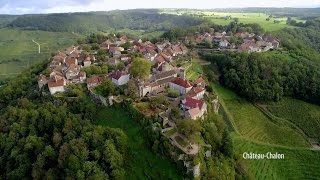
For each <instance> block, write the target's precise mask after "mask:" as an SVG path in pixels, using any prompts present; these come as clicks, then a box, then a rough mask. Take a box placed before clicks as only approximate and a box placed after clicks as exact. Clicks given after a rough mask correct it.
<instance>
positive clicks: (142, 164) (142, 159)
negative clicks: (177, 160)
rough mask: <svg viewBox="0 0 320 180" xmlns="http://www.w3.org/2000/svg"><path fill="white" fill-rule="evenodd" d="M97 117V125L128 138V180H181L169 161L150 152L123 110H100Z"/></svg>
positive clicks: (139, 131) (139, 132) (135, 124)
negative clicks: (113, 130)
mask: <svg viewBox="0 0 320 180" xmlns="http://www.w3.org/2000/svg"><path fill="white" fill-rule="evenodd" d="M97 116H98V119H97V120H98V124H100V125H102V126H108V127H111V128H120V129H122V130H123V131H124V132H125V133H126V134H127V136H128V138H129V141H128V142H129V151H130V160H129V161H128V162H127V163H128V166H127V170H126V173H127V177H128V179H139V180H140V179H150V178H151V179H166V180H167V179H182V175H181V174H180V173H179V172H178V171H177V169H176V167H175V166H174V165H173V164H172V163H171V162H170V160H169V159H165V158H162V157H160V156H157V155H155V154H154V153H153V152H151V151H150V147H148V146H147V144H146V142H145V139H144V138H143V135H142V132H141V131H142V128H140V127H139V125H138V124H137V123H136V122H134V121H133V120H132V119H130V117H129V116H127V115H126V114H125V113H123V110H121V109H116V108H101V109H99V113H98V115H97Z"/></svg>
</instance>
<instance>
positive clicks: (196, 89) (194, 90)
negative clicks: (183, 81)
mask: <svg viewBox="0 0 320 180" xmlns="http://www.w3.org/2000/svg"><path fill="white" fill-rule="evenodd" d="M203 91H205V89H204V88H201V87H193V88H192V89H191V90H190V91H189V92H188V93H187V96H189V97H191V98H193V97H196V96H197V95H198V94H199V93H201V92H203Z"/></svg>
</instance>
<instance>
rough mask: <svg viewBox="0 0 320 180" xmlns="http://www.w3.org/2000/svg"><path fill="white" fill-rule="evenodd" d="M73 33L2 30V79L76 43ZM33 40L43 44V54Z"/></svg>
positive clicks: (0, 50)
mask: <svg viewBox="0 0 320 180" xmlns="http://www.w3.org/2000/svg"><path fill="white" fill-rule="evenodd" d="M77 38H78V36H77V35H75V34H72V33H60V32H44V31H27V30H16V29H0V79H1V78H5V77H8V76H11V75H14V74H17V73H20V72H21V71H22V70H23V69H25V68H26V67H28V66H30V65H32V64H34V63H37V62H40V61H43V60H44V59H47V58H49V57H50V55H51V53H52V52H55V51H57V50H59V49H63V48H65V47H67V46H69V45H72V44H74V43H75V42H76V39H77ZM32 39H34V40H35V41H37V42H38V43H40V44H42V46H41V54H39V53H38V46H37V45H36V44H35V43H34V42H32Z"/></svg>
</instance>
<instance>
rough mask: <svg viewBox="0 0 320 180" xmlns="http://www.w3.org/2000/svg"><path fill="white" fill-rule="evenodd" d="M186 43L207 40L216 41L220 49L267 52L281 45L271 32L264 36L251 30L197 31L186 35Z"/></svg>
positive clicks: (199, 42)
mask: <svg viewBox="0 0 320 180" xmlns="http://www.w3.org/2000/svg"><path fill="white" fill-rule="evenodd" d="M231 38H238V39H241V40H242V44H240V45H236V44H235V43H232V42H231ZM184 41H185V43H190V42H193V43H196V44H201V43H205V42H209V43H214V44H216V45H217V46H218V48H219V50H233V51H239V52H248V53H251V52H265V51H269V50H271V49H276V48H278V47H279V45H280V41H279V40H278V39H277V38H275V37H273V36H272V35H270V34H265V35H263V36H259V35H256V34H254V33H249V32H238V33H236V34H233V35H232V33H226V32H214V30H213V29H212V33H209V32H204V33H201V34H200V33H196V34H195V35H192V36H186V37H185V39H184Z"/></svg>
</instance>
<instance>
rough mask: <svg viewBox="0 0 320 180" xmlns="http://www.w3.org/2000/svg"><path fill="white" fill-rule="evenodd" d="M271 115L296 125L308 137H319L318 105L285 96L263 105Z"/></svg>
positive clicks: (319, 119)
mask: <svg viewBox="0 0 320 180" xmlns="http://www.w3.org/2000/svg"><path fill="white" fill-rule="evenodd" d="M265 107H266V109H267V110H268V111H270V112H271V113H272V114H273V115H275V116H277V117H280V118H284V119H286V120H288V121H290V122H292V123H293V124H295V125H296V126H298V127H299V128H300V129H301V130H302V131H303V132H304V133H305V134H306V135H307V136H308V137H310V138H317V139H320V131H319V129H320V107H319V106H317V105H313V104H310V103H306V102H304V101H301V100H296V99H291V98H285V99H284V100H282V101H281V102H277V103H275V102H271V103H268V104H266V105H265Z"/></svg>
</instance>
